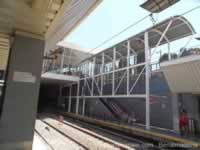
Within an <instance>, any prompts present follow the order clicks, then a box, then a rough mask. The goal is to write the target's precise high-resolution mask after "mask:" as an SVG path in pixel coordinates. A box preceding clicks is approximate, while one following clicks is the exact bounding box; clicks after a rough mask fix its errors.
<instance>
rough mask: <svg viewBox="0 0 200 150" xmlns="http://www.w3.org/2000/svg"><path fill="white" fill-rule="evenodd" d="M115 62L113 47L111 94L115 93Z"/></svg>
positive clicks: (114, 49)
mask: <svg viewBox="0 0 200 150" xmlns="http://www.w3.org/2000/svg"><path fill="white" fill-rule="evenodd" d="M115 62H116V47H114V48H113V70H112V95H113V96H114V95H115Z"/></svg>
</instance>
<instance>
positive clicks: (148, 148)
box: [42, 115, 166, 150]
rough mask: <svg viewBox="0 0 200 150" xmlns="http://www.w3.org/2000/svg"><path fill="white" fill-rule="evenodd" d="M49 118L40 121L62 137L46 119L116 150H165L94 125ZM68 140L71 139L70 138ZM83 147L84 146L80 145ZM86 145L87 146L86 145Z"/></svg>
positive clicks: (59, 130)
mask: <svg viewBox="0 0 200 150" xmlns="http://www.w3.org/2000/svg"><path fill="white" fill-rule="evenodd" d="M50 116H51V117H49V116H48V117H47V118H46V119H42V121H43V122H44V123H45V124H46V125H48V126H50V127H51V128H53V129H55V130H56V131H58V132H59V133H60V134H62V135H66V133H65V132H63V131H61V129H60V128H59V129H58V127H56V126H55V123H54V124H52V123H51V121H48V119H50V120H54V121H57V122H59V123H60V124H61V125H62V126H63V125H65V126H68V127H71V128H73V129H74V130H77V131H80V132H82V133H84V134H87V135H89V136H91V137H93V138H95V139H98V140H100V141H103V142H104V143H107V144H109V145H112V146H113V147H115V148H117V149H122V150H126V149H135V150H166V149H164V148H160V147H157V146H155V145H153V144H152V143H145V142H144V141H142V140H138V139H135V138H133V137H129V136H127V135H122V134H121V133H117V132H114V131H111V130H108V129H104V128H100V127H97V126H95V125H91V124H88V123H85V122H82V121H77V120H76V121H74V120H73V119H70V120H69V119H68V118H67V121H66V120H64V121H62V122H60V120H58V119H57V118H58V116H52V115H50ZM70 138H72V137H71V136H70ZM73 140H74V141H76V142H79V140H80V139H78V140H77V139H76V138H73ZM82 145H84V144H82ZM86 145H87V144H86ZM85 147H86V148H85V149H92V150H93V148H91V147H87V146H85Z"/></svg>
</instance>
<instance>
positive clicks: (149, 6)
mask: <svg viewBox="0 0 200 150" xmlns="http://www.w3.org/2000/svg"><path fill="white" fill-rule="evenodd" d="M179 1H180V0H147V1H146V2H145V3H143V4H142V5H140V7H142V8H144V9H146V10H147V11H150V12H151V13H159V12H161V11H163V10H165V9H167V8H168V7H170V6H172V5H174V4H175V3H177V2H179Z"/></svg>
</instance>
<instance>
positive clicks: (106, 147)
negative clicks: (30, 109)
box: [43, 118, 132, 150]
mask: <svg viewBox="0 0 200 150" xmlns="http://www.w3.org/2000/svg"><path fill="white" fill-rule="evenodd" d="M43 120H44V121H45V122H47V123H49V124H51V125H52V126H54V127H55V128H57V129H59V130H60V131H61V132H64V133H66V134H67V135H69V136H70V137H71V138H73V139H76V140H78V141H79V142H80V143H81V144H83V145H85V146H86V147H88V148H89V149H91V150H115V149H116V150H118V149H120V148H119V147H117V146H115V145H114V144H112V145H111V144H109V143H107V142H104V141H102V140H100V139H98V138H95V137H93V136H91V135H88V134H87V133H84V132H82V131H79V130H77V129H75V128H73V127H71V126H69V125H66V124H63V123H61V122H59V121H57V120H55V119H52V118H45V119H43ZM90 132H91V131H90ZM117 144H120V143H117ZM125 147H126V146H125ZM125 149H132V148H127V147H126V148H125Z"/></svg>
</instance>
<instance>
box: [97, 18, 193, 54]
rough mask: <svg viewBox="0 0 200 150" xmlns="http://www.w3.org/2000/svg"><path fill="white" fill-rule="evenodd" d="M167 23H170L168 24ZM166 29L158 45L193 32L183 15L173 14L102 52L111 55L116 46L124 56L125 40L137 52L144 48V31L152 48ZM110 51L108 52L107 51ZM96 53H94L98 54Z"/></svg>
mask: <svg viewBox="0 0 200 150" xmlns="http://www.w3.org/2000/svg"><path fill="white" fill-rule="evenodd" d="M169 24H171V25H170V26H169ZM167 28H168V29H167ZM166 29H167V31H166V34H164V35H165V36H164V38H163V40H162V41H161V42H160V44H159V46H160V45H163V44H166V43H170V42H172V41H175V40H179V39H181V38H184V37H187V36H190V35H193V34H195V31H194V28H193V27H192V25H191V24H190V23H189V21H188V20H187V19H186V18H184V17H183V16H174V17H171V18H168V19H166V20H164V21H162V22H160V23H158V24H156V25H154V26H152V27H150V28H148V29H146V30H145V31H143V32H140V33H138V34H136V35H135V36H132V37H130V38H128V39H126V40H124V41H122V42H120V43H118V44H116V45H114V46H112V47H110V48H107V49H106V50H104V51H103V52H105V53H106V54H107V55H109V54H110V56H111V57H112V55H113V53H112V49H113V48H114V47H116V49H117V51H118V52H120V53H121V54H122V55H124V56H126V53H127V50H126V49H127V48H126V45H127V41H128V40H129V41H130V46H131V49H132V50H134V51H135V52H138V51H140V50H144V34H145V32H148V33H149V46H150V48H154V47H155V46H156V44H157V43H158V41H159V40H160V38H161V36H162V34H163V33H164V32H165V30H166ZM109 51H110V53H109ZM98 54H100V53H98ZM98 54H96V55H98Z"/></svg>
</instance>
